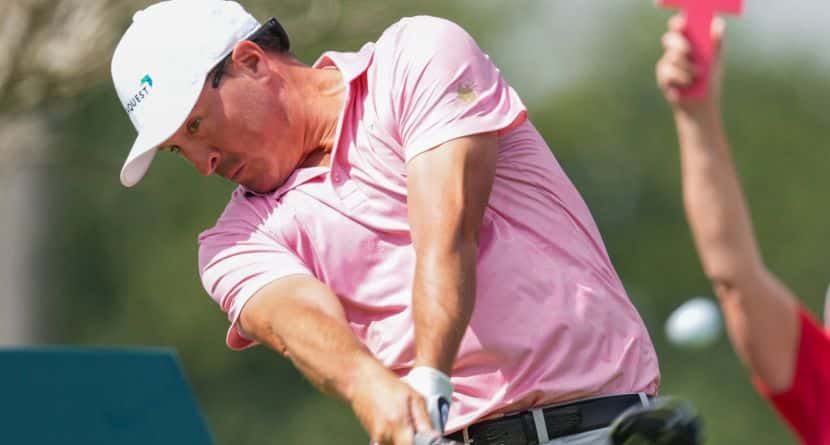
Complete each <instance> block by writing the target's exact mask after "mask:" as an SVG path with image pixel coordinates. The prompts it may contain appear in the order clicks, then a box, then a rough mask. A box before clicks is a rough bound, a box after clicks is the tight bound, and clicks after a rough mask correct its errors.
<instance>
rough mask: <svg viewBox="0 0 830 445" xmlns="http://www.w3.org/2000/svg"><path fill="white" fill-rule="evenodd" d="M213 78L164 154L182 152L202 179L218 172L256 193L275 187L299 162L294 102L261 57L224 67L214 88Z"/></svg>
mask: <svg viewBox="0 0 830 445" xmlns="http://www.w3.org/2000/svg"><path fill="white" fill-rule="evenodd" d="M260 55H264V54H263V53H261V52H260ZM255 57H256V56H255ZM250 63H253V64H254V65H252V66H248V64H250ZM251 67H253V71H251V70H250V69H251ZM213 75H214V74H213V73H211V74H210V75H209V76H208V79H207V81H206V83H205V87H204V88H203V89H202V93H201V95H200V96H199V100H198V101H197V102H196V105H195V106H194V107H193V110H192V111H191V113H190V115H189V116H188V117H187V119H186V120H185V122H184V124H183V125H182V127H181V128H179V129H178V130H177V131H176V133H175V134H174V135H173V136H172V137H171V138H170V139H168V140H167V141H165V143H164V144H162V147H163V148H162V150H168V151H177V152H179V153H181V155H182V156H184V157H185V158H186V159H187V160H188V161H189V162H190V163H191V164H193V166H194V167H196V169H197V170H198V171H199V172H200V173H201V174H203V175H205V176H208V175H212V174H217V175H219V176H222V177H224V178H226V179H228V180H230V181H232V182H235V183H237V184H241V185H243V186H245V187H246V188H248V189H249V190H252V191H255V192H260V193H266V192H270V191H272V190H274V189H276V188H278V187H279V186H280V185H282V183H283V182H285V180H286V179H287V178H288V177H289V176H290V175H291V173H293V171H294V170H295V169H296V168H297V166H298V165H299V164H300V162H302V160H303V150H302V146H303V140H302V139H303V138H302V132H301V131H300V127H301V125H299V122H295V121H296V119H292V118H293V117H294V116H292V107H291V105H292V103H294V104H296V105H299V104H297V103H296V98H295V97H293V96H292V95H291V94H290V93H289V92H287V90H288V88H285V85H284V84H283V83H281V82H280V78H279V76H275V75H273V73H271V72H270V71H269V70H268V61H267V59H265V58H264V57H263V58H261V59H259V60H258V61H253V62H251V61H250V60H248V61H246V63H245V64H244V66H242V65H240V64H237V65H236V66H235V67H234V68H231V67H228V68H227V71H226V72H225V74H224V75H223V76H222V78H221V81H220V83H219V85H218V87H217V88H213V86H212V85H211V84H212V80H213ZM293 109H295V110H298V109H299V107H293Z"/></svg>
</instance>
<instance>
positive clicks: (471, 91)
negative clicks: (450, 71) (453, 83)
mask: <svg viewBox="0 0 830 445" xmlns="http://www.w3.org/2000/svg"><path fill="white" fill-rule="evenodd" d="M476 99H478V93H476V89H475V85H473V84H471V83H461V84H459V85H458V100H459V101H461V102H462V103H465V104H471V103H473V102H475V101H476Z"/></svg>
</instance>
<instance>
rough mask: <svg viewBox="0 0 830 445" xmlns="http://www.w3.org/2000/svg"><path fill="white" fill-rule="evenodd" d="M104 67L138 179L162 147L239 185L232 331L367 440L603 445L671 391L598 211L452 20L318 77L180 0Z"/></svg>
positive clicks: (346, 60) (391, 34) (270, 32)
mask: <svg viewBox="0 0 830 445" xmlns="http://www.w3.org/2000/svg"><path fill="white" fill-rule="evenodd" d="M528 63H532V60H528ZM112 73H113V79H114V82H115V87H116V90H117V91H118V95H119V98H120V99H121V102H122V103H123V105H124V108H125V110H126V111H127V113H128V115H129V117H130V119H132V122H133V124H135V127H136V129H137V130H138V137H137V139H136V140H135V143H134V145H133V147H132V149H131V150H130V153H129V156H128V158H127V161H126V163H125V164H124V167H123V170H122V172H121V181H122V183H123V184H124V185H126V186H132V185H134V184H136V183H137V182H138V181H139V180H140V179H141V177H142V176H143V175H144V173H145V172H146V171H147V169H148V167H149V165H150V163H151V161H152V159H153V157H154V156H155V155H156V154H157V153H158V152H159V151H166V152H172V153H177V154H179V155H181V156H182V157H184V158H185V159H186V160H187V161H188V162H190V163H191V164H192V165H193V166H194V167H195V168H196V170H198V171H199V172H200V173H201V174H203V175H219V176H222V177H224V178H227V179H228V180H230V181H232V182H234V183H237V184H239V188H237V189H236V190H235V191H234V192H233V193H232V195H231V196H230V200H229V202H228V205H227V208H226V209H225V211H224V213H222V215H221V216H220V217H219V219H218V221H217V222H216V224H215V226H214V227H213V228H211V229H210V230H207V231H206V232H204V233H202V234H201V236H200V237H199V246H200V249H199V271H200V274H201V278H202V281H203V284H204V287H205V289H206V290H207V293H208V294H209V295H210V296H211V297H212V298H213V300H214V301H216V303H217V304H218V305H219V307H220V308H221V309H222V310H223V311H224V312H226V313H227V315H228V318H229V320H230V329H229V331H228V335H227V344H228V345H229V346H230V347H231V348H233V349H243V348H247V347H250V346H253V345H255V344H262V345H265V346H267V347H269V348H271V349H273V350H275V351H277V352H279V353H281V354H282V355H284V356H285V357H287V358H288V359H290V360H291V361H292V362H293V363H294V364H295V365H296V367H297V368H298V369H299V370H300V371H301V372H302V373H303V374H304V375H305V376H306V377H307V378H308V379H309V380H311V382H313V383H314V384H315V385H316V386H317V387H319V388H320V389H321V390H322V391H324V392H326V393H329V394H333V395H335V396H337V397H340V398H341V399H343V400H344V401H346V402H347V403H348V404H349V406H350V407H351V409H352V410H353V411H354V413H355V415H356V416H357V418H358V419H359V420H360V422H361V423H362V425H363V427H364V428H365V429H366V431H367V432H368V434H369V436H370V438H371V440H372V441H374V442H375V443H379V444H395V445H408V444H410V443H411V442H412V440H413V439H412V438H413V434H414V433H415V432H425V431H427V432H428V431H438V432H442V431H443V432H445V433H446V434H447V435H449V436H451V437H452V438H454V439H455V440H459V441H462V442H465V443H475V444H476V445H487V444H545V443H549V442H551V441H553V440H555V439H559V438H565V437H567V438H569V442H568V443H574V444H576V443H586V444H587V443H601V442H599V441H600V440H602V439H600V437H601V436H602V435H603V433H604V429H605V427H606V426H607V425H608V424H609V423H610V422H611V420H612V419H613V418H614V417H616V416H617V415H618V414H619V413H621V412H622V411H623V410H625V409H626V408H628V407H630V406H633V405H637V404H641V403H642V402H643V401H647V400H648V396H652V395H655V393H656V392H657V389H658V383H659V370H658V365H657V358H656V356H655V352H654V348H653V346H652V343H651V340H650V339H649V336H648V333H647V331H646V328H645V326H644V325H643V322H642V320H641V318H640V316H639V314H638V313H637V311H636V310H635V308H634V307H633V305H632V304H631V302H630V301H629V299H628V297H627V296H626V293H625V290H624V289H623V286H622V285H621V283H620V279H619V277H618V276H617V274H616V272H615V271H614V268H613V266H612V264H611V261H610V259H609V257H608V254H607V253H606V250H605V247H604V245H603V242H602V238H601V236H600V233H599V231H598V230H597V226H596V225H595V223H594V221H593V220H592V217H591V214H590V213H589V210H588V208H587V207H586V205H585V203H584V202H583V200H582V198H581V197H580V195H579V194H578V193H577V191H576V190H575V189H574V187H573V185H572V184H571V182H570V181H569V180H568V178H567V176H566V175H565V173H564V172H563V171H562V169H561V168H560V166H559V165H558V163H557V161H556V159H555V158H554V156H553V155H552V154H551V151H550V149H549V148H548V146H547V144H546V143H545V141H544V140H543V139H542V137H541V136H540V135H539V133H538V132H537V130H536V129H535V128H534V127H533V125H532V124H531V123H530V121H529V120H528V119H527V110H526V108H525V106H524V105H523V104H522V102H521V100H520V99H519V96H518V95H517V94H516V92H515V91H514V90H513V89H512V88H511V87H510V86H509V85H508V84H507V82H506V81H505V80H504V78H503V77H502V76H501V73H500V72H499V70H498V69H497V68H496V66H495V65H494V64H493V62H492V60H490V58H489V57H488V56H487V55H486V54H484V53H483V52H482V51H481V49H479V47H478V46H477V45H476V42H475V41H474V40H473V39H472V38H471V37H470V35H468V34H467V33H466V32H465V31H464V30H463V29H461V28H460V27H458V26H457V25H455V24H453V23H451V22H449V21H446V20H443V19H438V18H433V17H412V18H405V19H402V20H400V21H399V22H397V23H395V24H393V25H392V26H390V27H389V28H388V29H386V30H385V31H384V32H383V34H382V35H381V36H380V37H378V39H377V41H376V42H374V43H367V44H365V45H364V46H363V47H361V48H360V49H359V50H358V51H356V52H327V53H325V54H323V55H322V56H321V57H320V58H319V59H318V60H317V62H315V63H314V65H312V66H307V65H304V64H303V63H301V62H300V61H299V60H298V59H297V58H296V57H295V56H294V55H293V54H292V52H291V50H290V43H289V38H288V36H287V34H286V32H285V30H284V29H283V28H282V27H281V26H280V24H279V22H278V21H277V20H275V19H271V20H268V21H266V22H265V23H263V24H260V23H258V22H257V20H255V19H254V18H253V17H252V16H251V15H250V14H248V13H247V12H246V11H245V10H244V9H243V8H242V7H241V6H240V5H239V4H237V3H235V2H232V1H221V0H198V1H197V0H172V1H168V2H161V3H158V4H155V5H153V6H150V7H149V8H147V9H145V10H143V11H140V12H139V13H137V14H136V15H135V17H134V19H133V23H132V24H131V25H130V27H129V29H128V30H127V31H126V33H125V35H124V36H123V38H122V40H121V41H120V43H119V44H118V47H117V49H116V50H115V54H114V56H113V61H112ZM556 443H559V442H556Z"/></svg>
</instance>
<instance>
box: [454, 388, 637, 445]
mask: <svg viewBox="0 0 830 445" xmlns="http://www.w3.org/2000/svg"><path fill="white" fill-rule="evenodd" d="M634 406H642V402H641V400H640V397H639V396H638V395H633V394H626V395H619V396H608V397H600V398H596V399H590V400H581V401H577V402H571V403H565V404H562V405H556V406H552V407H548V408H545V409H544V410H543V414H544V417H545V424H546V427H547V429H548V438H549V439H550V440H553V439H556V438H559V437H564V436H570V435H573V434H579V433H583V432H586V431H592V430H596V429H599V428H605V427H607V426H609V425H611V423H612V422H613V421H614V419H616V418H617V417H619V416H620V415H621V414H622V413H623V412H625V411H626V410H627V409H629V408H631V407H634ZM467 430H468V432H469V435H470V439H471V441H472V443H474V444H476V445H539V439H538V435H537V434H536V425H535V424H534V422H533V415H532V414H531V413H530V411H524V412H521V413H518V414H513V415H510V416H505V417H500V418H498V419H493V420H486V421H484V422H479V423H476V424H473V425H471V426H470V427H469V428H467ZM447 437H448V438H449V439H451V440H455V441H457V442H463V441H464V439H463V436H462V433H461V432H456V433H453V434H451V435H449V436H447ZM626 445H628V444H626Z"/></svg>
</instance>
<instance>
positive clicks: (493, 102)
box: [391, 16, 527, 162]
mask: <svg viewBox="0 0 830 445" xmlns="http://www.w3.org/2000/svg"><path fill="white" fill-rule="evenodd" d="M398 25H399V26H398V27H397V30H396V33H395V35H394V37H393V38H394V39H395V41H396V42H397V43H396V45H395V50H394V54H393V55H392V57H391V58H392V60H393V62H392V67H393V68H391V69H392V70H393V75H394V76H395V81H394V82H393V84H394V85H395V86H394V87H393V90H394V91H393V95H394V96H395V97H394V100H395V101H396V102H397V107H396V108H397V110H398V116H397V118H398V125H399V129H400V139H401V143H402V146H403V149H404V157H405V159H406V161H407V162H409V161H410V160H411V159H412V158H414V157H415V156H417V155H418V154H420V153H423V152H425V151H428V150H430V149H432V148H435V147H436V146H438V145H441V144H443V143H445V142H447V141H450V140H452V139H456V138H460V137H464V136H470V135H473V134H479V133H486V132H499V134H500V135H502V134H506V133H507V132H509V131H510V130H512V129H513V128H515V127H517V126H518V125H520V124H521V123H522V122H524V120H525V119H526V114H527V111H526V108H525V106H524V104H523V103H522V101H521V99H520V98H519V96H518V94H517V93H516V91H514V90H513V88H511V87H510V86H509V85H508V84H507V82H506V81H505V80H504V78H503V77H502V75H501V73H500V72H499V69H498V68H496V66H495V65H494V64H493V62H492V61H491V60H490V57H488V56H487V55H486V54H484V53H483V52H482V51H481V49H480V48H479V47H478V45H477V44H476V42H475V41H474V40H473V38H472V37H471V36H470V35H469V34H468V33H467V32H466V31H464V30H463V29H462V28H461V27H459V26H458V25H456V24H455V23H452V22H450V21H447V20H444V19H439V18H435V17H425V16H422V17H413V18H408V19H404V20H403V21H401V22H400V23H399V24H398Z"/></svg>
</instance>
